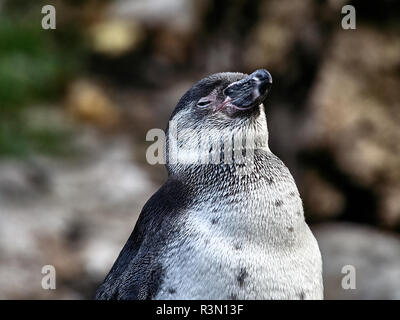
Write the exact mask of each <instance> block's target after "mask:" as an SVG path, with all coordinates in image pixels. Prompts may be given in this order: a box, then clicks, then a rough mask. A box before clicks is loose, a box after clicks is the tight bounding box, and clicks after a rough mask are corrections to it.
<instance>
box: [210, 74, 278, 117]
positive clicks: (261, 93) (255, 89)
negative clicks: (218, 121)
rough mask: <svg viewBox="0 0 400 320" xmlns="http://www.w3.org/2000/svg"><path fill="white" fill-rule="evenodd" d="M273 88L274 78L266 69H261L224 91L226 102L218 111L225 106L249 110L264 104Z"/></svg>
mask: <svg viewBox="0 0 400 320" xmlns="http://www.w3.org/2000/svg"><path fill="white" fill-rule="evenodd" d="M271 86H272V76H271V74H270V73H269V72H268V71H267V70H265V69H259V70H256V71H255V72H253V73H252V74H250V75H249V76H247V77H246V78H244V79H242V80H240V81H236V82H234V83H231V84H230V85H229V86H228V87H226V88H225V89H224V91H223V93H224V95H225V100H224V102H223V103H222V104H221V105H220V106H219V107H218V110H220V109H222V108H223V107H224V106H231V107H233V108H234V109H237V110H247V109H250V108H253V107H254V106H257V105H259V104H260V103H262V102H263V101H264V100H265V98H266V96H267V94H268V92H269V91H270V88H271Z"/></svg>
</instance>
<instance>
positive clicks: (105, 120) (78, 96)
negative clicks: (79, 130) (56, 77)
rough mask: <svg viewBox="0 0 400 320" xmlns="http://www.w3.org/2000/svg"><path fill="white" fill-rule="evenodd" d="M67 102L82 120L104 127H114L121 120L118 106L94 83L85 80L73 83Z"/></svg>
mask: <svg viewBox="0 0 400 320" xmlns="http://www.w3.org/2000/svg"><path fill="white" fill-rule="evenodd" d="M66 104H67V108H68V110H69V111H70V113H71V114H72V115H73V116H74V117H75V118H77V119H79V120H81V121H85V122H89V123H92V124H95V125H98V126H99V127H102V128H113V127H115V126H116V125H117V124H118V122H119V117H120V112H119V109H118V107H117V106H116V105H115V104H114V103H113V102H112V101H111V100H110V98H109V97H108V96H107V95H106V94H105V92H104V90H102V88H100V87H99V86H97V85H95V84H94V83H91V82H87V81H83V80H81V81H77V82H75V83H73V84H72V85H71V88H70V91H69V94H68V97H67V102H66Z"/></svg>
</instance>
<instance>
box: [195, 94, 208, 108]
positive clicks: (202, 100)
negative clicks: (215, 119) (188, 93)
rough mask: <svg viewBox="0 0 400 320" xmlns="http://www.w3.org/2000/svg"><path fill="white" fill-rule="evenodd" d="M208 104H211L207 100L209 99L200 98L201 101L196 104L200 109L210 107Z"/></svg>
mask: <svg viewBox="0 0 400 320" xmlns="http://www.w3.org/2000/svg"><path fill="white" fill-rule="evenodd" d="M210 104H211V100H210V99H209V97H204V98H201V99H200V100H199V101H198V102H197V106H198V107H200V108H205V107H207V106H208V105H210Z"/></svg>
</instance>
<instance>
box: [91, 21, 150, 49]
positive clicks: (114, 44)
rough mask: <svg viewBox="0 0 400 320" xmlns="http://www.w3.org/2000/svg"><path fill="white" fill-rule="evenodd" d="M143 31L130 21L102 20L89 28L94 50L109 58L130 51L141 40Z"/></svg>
mask: <svg viewBox="0 0 400 320" xmlns="http://www.w3.org/2000/svg"><path fill="white" fill-rule="evenodd" d="M142 33H143V31H142V30H141V28H140V26H139V25H138V24H136V23H134V22H133V21H132V20H130V21H124V20H104V21H101V22H98V23H96V24H94V25H93V26H91V28H90V32H89V34H90V36H91V39H92V43H93V47H94V50H95V51H97V52H99V53H103V54H106V55H111V56H118V55H121V54H123V53H125V52H127V51H129V50H132V49H133V48H134V47H135V46H136V45H137V44H138V43H139V41H140V40H141V39H142V37H143V34H142Z"/></svg>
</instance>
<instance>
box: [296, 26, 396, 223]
mask: <svg viewBox="0 0 400 320" xmlns="http://www.w3.org/2000/svg"><path fill="white" fill-rule="evenodd" d="M399 52H400V36H399V35H398V34H396V33H395V32H385V33H384V32H380V31H377V30H376V29H371V28H369V27H367V26H365V25H361V24H360V25H357V32H356V34H353V33H352V32H348V31H345V30H342V31H338V32H337V34H336V36H335V38H334V41H333V44H332V46H331V50H330V52H329V54H328V56H327V57H326V59H325V62H324V64H323V65H322V68H321V70H320V73H319V75H318V78H317V80H316V81H315V86H314V88H313V90H312V95H311V99H310V104H309V105H310V115H309V116H308V117H307V121H305V125H304V131H303V133H302V134H301V135H300V136H301V137H303V138H304V140H303V143H304V145H303V146H304V147H305V146H307V148H314V149H324V150H329V152H330V153H331V154H332V155H333V157H334V161H335V163H336V164H337V166H338V170H339V171H341V172H343V173H344V174H345V175H346V176H347V177H348V178H349V179H351V180H353V181H354V183H356V184H359V185H360V186H362V187H363V188H367V189H370V190H372V191H373V192H374V193H375V194H377V196H378V199H379V202H380V203H379V206H380V207H381V211H380V212H379V213H378V214H379V217H380V221H381V222H382V223H385V225H386V226H389V227H395V226H396V225H399V224H400V209H399V208H400V204H399V203H397V202H399V201H400V193H399V192H398V191H399V190H400V157H399V154H400V130H399V127H400V113H399V110H400V105H399V101H400V91H399V88H400V78H399V77H398V70H399V67H400V55H399ZM396 199H397V200H396Z"/></svg>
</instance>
